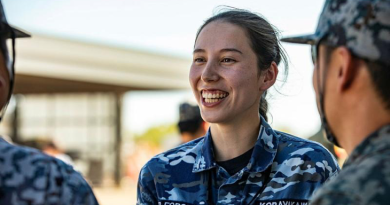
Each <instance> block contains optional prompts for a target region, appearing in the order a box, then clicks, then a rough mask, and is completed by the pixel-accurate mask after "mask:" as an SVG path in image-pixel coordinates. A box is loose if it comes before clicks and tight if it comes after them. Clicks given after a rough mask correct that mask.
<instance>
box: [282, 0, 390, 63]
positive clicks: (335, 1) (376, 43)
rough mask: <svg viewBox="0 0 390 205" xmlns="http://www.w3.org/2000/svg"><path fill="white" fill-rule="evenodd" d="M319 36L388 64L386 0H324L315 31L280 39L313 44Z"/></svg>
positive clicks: (389, 3)
mask: <svg viewBox="0 0 390 205" xmlns="http://www.w3.org/2000/svg"><path fill="white" fill-rule="evenodd" d="M322 39H324V40H325V43H326V44H327V45H330V46H346V47H348V48H349V49H350V51H351V52H352V53H353V54H355V55H356V56H358V57H360V58H363V59H367V60H370V61H376V62H381V63H384V64H386V65H390V0H326V2H325V5H324V8H323V11H322V13H321V16H320V19H319V22H318V26H317V29H316V32H315V34H312V35H304V36H297V37H288V38H283V39H281V40H282V41H284V42H291V43H301V44H311V45H316V44H317V43H318V42H319V41H320V40H322Z"/></svg>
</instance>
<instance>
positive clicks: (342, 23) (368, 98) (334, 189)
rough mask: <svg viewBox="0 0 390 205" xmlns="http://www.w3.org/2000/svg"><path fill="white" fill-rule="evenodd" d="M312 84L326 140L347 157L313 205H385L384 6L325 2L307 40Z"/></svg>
mask: <svg viewBox="0 0 390 205" xmlns="http://www.w3.org/2000/svg"><path fill="white" fill-rule="evenodd" d="M284 41H286V42H293V43H304V44H310V45H312V56H313V62H314V67H315V68H314V73H313V85H314V89H315V91H316V95H317V102H318V103H317V104H318V107H319V111H320V114H321V117H322V121H323V125H324V128H325V130H326V133H327V138H328V139H329V140H330V141H331V142H333V143H334V144H336V145H339V146H341V147H343V148H344V149H345V150H346V151H347V153H348V154H349V158H348V160H347V161H346V162H345V163H344V167H343V170H342V171H341V172H340V174H339V175H338V176H337V177H335V178H334V179H332V180H331V181H329V183H327V184H325V185H324V186H323V187H322V188H321V189H320V190H319V191H318V192H317V193H316V194H315V195H314V197H313V198H312V202H311V204H312V205H338V204H342V205H352V204H353V205H356V204H376V205H385V204H386V205H387V204H390V0H327V1H326V2H325V6H324V9H323V11H322V14H321V16H320V19H319V22H318V27H317V30H316V32H315V34H313V35H305V36H298V37H291V38H285V39H284Z"/></svg>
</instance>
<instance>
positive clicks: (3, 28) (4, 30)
mask: <svg viewBox="0 0 390 205" xmlns="http://www.w3.org/2000/svg"><path fill="white" fill-rule="evenodd" d="M0 18H1V23H0V34H1V35H4V36H5V37H6V38H11V36H12V32H13V33H14V34H15V37H16V38H22V37H30V35H29V34H27V33H25V32H23V31H21V30H19V29H16V28H15V27H13V26H11V25H9V24H8V22H7V18H6V17H5V13H4V9H3V4H1V2H0Z"/></svg>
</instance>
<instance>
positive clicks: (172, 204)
mask: <svg viewBox="0 0 390 205" xmlns="http://www.w3.org/2000/svg"><path fill="white" fill-rule="evenodd" d="M158 205H192V204H189V203H185V202H178V201H159V202H158Z"/></svg>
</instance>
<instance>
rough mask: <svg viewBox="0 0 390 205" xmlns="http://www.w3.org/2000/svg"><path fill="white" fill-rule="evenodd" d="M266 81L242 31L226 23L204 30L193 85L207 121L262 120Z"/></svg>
mask: <svg viewBox="0 0 390 205" xmlns="http://www.w3.org/2000/svg"><path fill="white" fill-rule="evenodd" d="M263 80H264V77H263V76H262V75H259V69H258V67H257V58H256V55H255V53H254V52H253V50H252V48H251V46H250V41H249V39H248V37H247V35H246V33H245V31H244V30H243V29H242V28H240V27H238V26H236V25H233V24H231V23H226V22H222V21H215V22H212V23H209V24H208V25H207V26H205V27H204V28H203V30H202V31H201V32H200V34H199V36H198V39H197V41H196V42H195V48H194V53H193V62H192V65H191V70H190V83H191V87H192V90H193V92H194V95H195V98H196V99H197V101H198V104H199V107H200V108H201V113H202V117H203V119H204V120H205V121H207V122H210V123H228V122H234V121H235V120H241V119H243V118H242V117H250V116H256V117H258V108H259V101H260V96H261V94H262V93H263V92H264V90H263V89H262V81H263Z"/></svg>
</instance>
